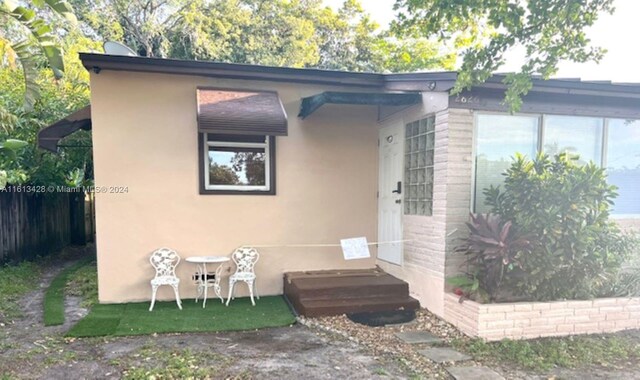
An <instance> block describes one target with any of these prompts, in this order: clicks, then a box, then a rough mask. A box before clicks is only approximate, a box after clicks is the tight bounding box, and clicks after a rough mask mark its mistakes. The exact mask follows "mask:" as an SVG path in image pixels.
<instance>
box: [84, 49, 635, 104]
mask: <svg viewBox="0 0 640 380" xmlns="http://www.w3.org/2000/svg"><path fill="white" fill-rule="evenodd" d="M80 59H81V60H82V63H83V65H84V67H85V68H87V70H93V71H95V72H99V71H100V70H122V71H134V72H150V73H165V74H182V75H199V76H207V77H218V78H229V79H244V80H264V81H277V82H291V83H312V84H322V85H335V86H347V87H359V88H377V89H381V90H390V91H450V90H451V89H452V88H453V85H454V84H455V81H456V80H457V77H458V74H457V73H456V72H454V71H443V72H422V73H399V74H379V73H362V72H349V71H336V70H320V69H304V68H289V67H274V66H260V65H247V64H238V63H221V62H211V61H187V60H178V59H166V58H151V57H131V56H118V55H108V54H97V53H80ZM505 77H506V75H505V74H494V75H493V76H491V77H490V78H489V79H487V81H486V82H485V83H482V84H480V85H478V86H474V88H494V89H499V90H503V91H504V90H505V89H506V86H505V85H504V83H502V81H503V80H504V79H505ZM531 91H539V92H551V93H562V94H576V95H595V96H607V97H608V96H611V97H631V98H636V97H640V84H637V85H634V84H615V83H610V82H590V81H579V80H566V79H564V80H563V79H548V80H543V79H540V78H534V79H533V88H532V89H531Z"/></svg>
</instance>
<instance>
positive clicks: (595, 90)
mask: <svg viewBox="0 0 640 380" xmlns="http://www.w3.org/2000/svg"><path fill="white" fill-rule="evenodd" d="M505 77H506V75H504V74H494V75H492V76H491V77H490V78H489V79H487V81H486V82H485V83H482V84H480V85H477V86H475V88H491V89H497V90H503V91H504V90H505V89H506V88H507V86H506V85H505V84H504V83H503V82H502V81H503V80H504V79H505ZM532 82H533V87H532V88H531V92H550V93H557V94H567V95H594V96H612V97H631V98H640V85H631V84H614V83H610V82H589V81H580V80H566V79H546V80H545V79H540V78H533V79H532Z"/></svg>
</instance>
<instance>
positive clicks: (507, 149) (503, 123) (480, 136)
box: [475, 115, 538, 212]
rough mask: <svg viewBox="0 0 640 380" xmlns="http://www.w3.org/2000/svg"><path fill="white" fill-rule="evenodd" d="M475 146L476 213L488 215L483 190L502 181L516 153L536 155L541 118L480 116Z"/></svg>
mask: <svg viewBox="0 0 640 380" xmlns="http://www.w3.org/2000/svg"><path fill="white" fill-rule="evenodd" d="M476 144H477V145H476V186H475V205H476V212H488V211H489V210H488V207H487V206H485V204H484V195H483V194H482V192H483V190H484V189H485V188H488V187H489V186H491V185H493V186H497V185H500V184H501V183H502V182H503V180H504V176H503V175H502V173H504V172H505V171H506V170H507V169H508V168H509V166H511V163H512V158H513V156H514V155H515V154H516V153H522V154H526V155H528V156H529V157H533V156H534V155H535V154H536V150H537V147H538V117H535V116H509V115H478V126H477V134H476Z"/></svg>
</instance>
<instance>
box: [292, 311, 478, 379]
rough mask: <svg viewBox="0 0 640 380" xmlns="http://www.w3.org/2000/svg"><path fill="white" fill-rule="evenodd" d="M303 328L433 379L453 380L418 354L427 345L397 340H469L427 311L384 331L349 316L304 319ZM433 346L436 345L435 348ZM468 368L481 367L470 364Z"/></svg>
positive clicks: (444, 342) (441, 369)
mask: <svg viewBox="0 0 640 380" xmlns="http://www.w3.org/2000/svg"><path fill="white" fill-rule="evenodd" d="M299 321H300V323H301V324H304V325H307V326H310V327H313V328H317V329H320V330H323V331H327V332H330V333H333V334H337V335H339V336H342V337H344V338H346V339H349V340H351V341H354V342H356V343H358V344H361V345H363V346H364V347H366V348H367V349H369V350H371V351H372V352H373V353H374V354H376V355H385V356H391V357H396V358H399V359H398V360H401V361H402V362H403V363H404V364H405V365H406V366H407V367H409V368H410V369H411V370H412V371H414V372H415V373H417V374H419V375H420V376H421V377H424V378H429V379H450V378H451V377H450V376H449V374H448V373H447V372H446V370H445V367H447V366H449V365H450V364H447V365H441V364H436V363H434V362H432V361H430V360H428V359H426V358H425V357H423V356H422V355H420V354H419V353H418V350H420V349H423V348H427V347H429V345H426V344H407V343H404V342H402V341H401V340H400V339H398V338H397V337H396V336H395V333H397V332H402V331H428V332H430V333H432V334H433V335H435V336H437V337H439V338H441V339H442V341H443V342H442V343H441V344H440V345H442V346H448V345H449V343H450V342H451V340H452V339H464V338H465V336H464V334H462V333H461V332H460V331H458V329H456V328H455V327H454V326H453V325H451V324H449V323H447V322H445V321H443V320H441V319H439V318H438V317H436V316H435V315H434V314H432V313H430V312H429V311H427V310H424V309H423V310H420V311H418V312H417V315H416V319H415V320H414V321H412V322H409V323H404V324H399V325H388V326H384V327H368V326H364V325H361V324H358V323H355V322H352V321H351V320H350V319H349V318H347V317H346V316H345V315H340V316H335V317H321V318H304V317H299ZM431 346H433V345H431ZM466 364H468V365H473V364H479V363H475V362H468V363H466Z"/></svg>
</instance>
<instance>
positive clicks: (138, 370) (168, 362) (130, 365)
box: [118, 344, 232, 380]
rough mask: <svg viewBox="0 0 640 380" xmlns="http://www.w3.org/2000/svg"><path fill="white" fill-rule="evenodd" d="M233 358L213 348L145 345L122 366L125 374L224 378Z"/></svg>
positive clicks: (128, 377)
mask: <svg viewBox="0 0 640 380" xmlns="http://www.w3.org/2000/svg"><path fill="white" fill-rule="evenodd" d="M231 363H232V359H231V358H230V357H228V356H223V355H219V354H215V353H211V352H194V351H191V350H190V349H186V350H171V349H167V348H162V347H157V346H156V345H153V344H151V345H146V346H144V347H142V348H141V349H140V350H139V351H138V352H136V353H134V354H133V355H132V357H131V358H129V360H127V363H118V365H119V366H121V367H124V368H123V376H122V378H123V379H125V380H138V379H213V378H221V377H222V376H221V375H223V372H226V371H225V369H226V368H227V367H228V366H229V365H230V364H231Z"/></svg>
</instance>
